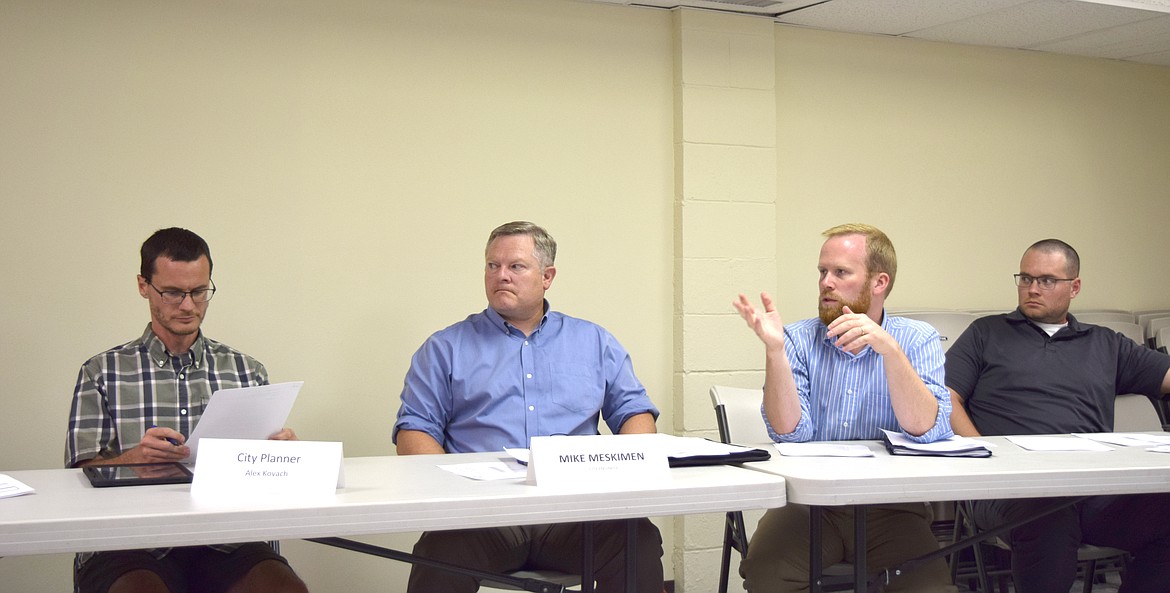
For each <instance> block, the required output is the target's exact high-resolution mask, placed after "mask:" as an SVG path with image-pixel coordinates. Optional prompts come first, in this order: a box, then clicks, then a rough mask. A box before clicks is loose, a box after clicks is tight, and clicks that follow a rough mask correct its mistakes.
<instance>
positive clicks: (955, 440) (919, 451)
mask: <svg viewBox="0 0 1170 593" xmlns="http://www.w3.org/2000/svg"><path fill="white" fill-rule="evenodd" d="M882 436H883V439H882V440H884V441H885V443H886V450H887V451H889V452H890V455H933V456H938V457H991V449H989V448H988V447H987V443H985V442H983V441H977V440H975V439H968V438H966V437H961V436H959V435H955V436H953V437H951V438H949V439H943V440H941V441H935V442H933V443H916V442H914V441H912V440H910V439H908V438H906V435H903V434H902V433H899V432H892V431H889V430H883V431H882Z"/></svg>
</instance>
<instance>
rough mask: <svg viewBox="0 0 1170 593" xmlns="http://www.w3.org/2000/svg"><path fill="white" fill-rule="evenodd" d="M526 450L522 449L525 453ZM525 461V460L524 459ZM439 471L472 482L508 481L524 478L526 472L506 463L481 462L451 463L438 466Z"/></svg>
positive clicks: (516, 464) (521, 467) (522, 468)
mask: <svg viewBox="0 0 1170 593" xmlns="http://www.w3.org/2000/svg"><path fill="white" fill-rule="evenodd" d="M527 450H528V449H524V451H527ZM525 461H527V458H525ZM439 469H441V470H445V471H449V472H451V473H453V474H455V475H457V476H463V477H465V478H471V479H472V480H510V479H513V478H525V477H527V475H528V470H527V469H526V468H525V467H524V466H522V465H520V464H518V463H509V462H507V461H481V462H477V463H452V464H448V465H440V466H439Z"/></svg>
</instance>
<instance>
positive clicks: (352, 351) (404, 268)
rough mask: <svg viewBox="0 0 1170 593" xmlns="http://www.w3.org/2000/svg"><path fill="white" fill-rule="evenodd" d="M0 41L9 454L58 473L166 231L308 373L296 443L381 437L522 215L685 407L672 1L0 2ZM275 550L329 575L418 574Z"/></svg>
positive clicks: (350, 587)
mask: <svg viewBox="0 0 1170 593" xmlns="http://www.w3.org/2000/svg"><path fill="white" fill-rule="evenodd" d="M0 56H2V58H0V80H3V81H4V82H3V84H2V85H0V200H3V204H4V213H5V214H4V216H3V218H2V220H0V262H2V265H0V267H2V269H3V272H4V273H3V275H2V277H3V278H4V279H5V280H6V284H7V285H8V286H9V289H8V290H6V291H4V296H3V297H2V299H3V307H2V309H0V336H2V337H0V348H2V349H3V355H2V356H0V404H2V408H0V409H3V412H4V413H3V414H2V415H0V435H2V438H3V442H4V446H3V448H0V469H19V468H36V467H58V466H60V465H61V463H62V456H63V446H64V434H65V422H66V416H67V413H68V407H69V397H70V393H71V390H72V388H73V384H74V380H75V378H76V376H77V370H78V368H79V366H80V365H81V363H82V362H83V361H84V360H85V359H86V358H87V357H89V356H91V355H93V354H95V353H97V352H99V351H101V350H103V349H105V348H109V347H111V346H114V345H116V344H119V343H122V342H125V341H127V340H130V339H133V338H135V337H136V336H138V335H139V334H140V333H141V331H142V329H143V327H144V326H145V324H146V322H147V319H148V312H147V307H146V303H145V302H143V301H142V299H141V298H140V297H139V296H138V295H137V293H136V288H135V279H134V277H135V274H136V273H137V267H138V257H137V249H138V246H139V245H140V244H141V242H142V240H143V239H145V238H146V237H147V236H148V235H149V234H150V233H151V232H153V231H154V230H155V229H157V228H159V227H162V226H169V225H182V226H186V227H189V228H192V229H195V230H196V231H197V232H199V233H201V234H202V235H203V236H204V237H205V238H206V239H207V240H208V242H209V243H210V244H211V247H212V254H213V256H214V260H215V273H214V277H215V280H216V282H217V284H218V286H219V292H218V293H217V296H216V298H215V300H214V301H213V302H212V303H211V308H210V312H209V315H208V319H207V322H206V325H205V330H206V332H207V333H208V335H210V336H212V337H214V338H216V339H219V340H222V341H224V342H226V343H228V344H231V345H233V346H235V347H237V348H240V349H241V350H243V351H245V352H248V353H250V354H252V355H254V356H256V357H257V358H259V359H260V360H262V361H263V362H264V363H265V364H266V365H267V366H268V368H269V370H270V372H271V376H272V379H273V380H274V381H282V380H294V379H302V380H304V381H305V387H304V390H303V391H302V392H301V395H300V398H299V399H298V401H297V405H296V408H295V409H294V411H293V414H292V418H291V420H290V423H291V424H292V425H293V426H294V427H295V428H296V429H297V430H298V432H299V434H300V435H301V437H302V438H307V439H319V440H341V441H344V443H345V452H346V454H347V455H350V456H357V455H386V454H389V453H391V452H392V451H393V446H392V445H391V442H390V427H391V425H392V422H393V418H394V414H395V412H396V411H397V407H398V405H397V404H398V394H399V392H400V391H401V388H402V377H403V375H404V374H405V371H406V368H407V366H408V364H409V361H410V356H411V354H412V353H413V352H414V350H415V349H416V348H417V347H418V346H419V344H421V342H422V341H423V339H424V338H426V336H427V335H428V334H430V333H431V332H433V331H435V330H438V329H440V328H442V327H444V326H446V325H449V324H451V323H454V322H456V321H458V320H460V319H462V318H463V317H465V316H466V315H468V314H470V313H474V312H477V311H480V310H482V309H483V307H484V306H485V303H486V301H485V297H484V294H483V284H482V267H483V248H484V241H485V239H486V237H487V234H488V232H489V231H490V230H491V229H492V228H493V227H495V226H496V225H498V224H500V223H502V222H506V221H509V220H514V219H531V220H534V221H537V222H539V223H541V224H543V225H545V226H547V228H548V229H549V230H550V231H551V232H552V233H553V235H554V236H555V237H556V238H557V239H558V241H559V243H560V257H559V258H558V261H557V264H558V268H559V274H558V276H557V279H556V282H555V283H554V285H553V287H552V290H551V292H550V293H549V299H550V301H551V302H552V304H553V306H554V307H557V308H558V309H560V310H563V311H565V312H568V313H570V314H574V315H577V316H580V317H584V318H587V319H591V320H594V321H597V322H598V323H600V324H602V325H604V326H605V327H607V328H608V329H610V330H611V331H612V332H613V333H614V334H615V335H616V336H617V338H618V339H619V340H621V341H622V343H623V344H624V345H625V346H626V347H627V348H628V349H629V350H630V351H631V353H632V356H633V360H634V363H635V369H636V371H637V373H638V375H639V377H640V378H641V379H642V381H643V382H644V383H645V384H646V386H647V388H648V390H649V391H650V393H651V396H652V397H653V399H654V401H655V402H656V403H657V404H658V405H659V406H660V407H661V408H663V411H664V412H665V413H666V414H667V420H668V421H667V423H666V426H669V414H670V406H671V397H670V393H671V391H670V389H671V330H670V326H671V297H672V292H671V265H672V261H671V241H672V232H671V228H672V217H671V199H672V195H673V194H672V187H673V185H672V184H673V173H672V170H671V167H670V163H671V162H672V158H673V148H672V143H671V138H672V121H673V120H672V111H671V97H672V94H671V84H672V76H671V66H670V56H671V33H670V15H669V13H666V12H662V11H647V10H622V9H616V10H615V9H614V7H606V6H598V5H591V4H584V3H576V2H546V1H543V0H528V1H516V0H506V1H497V0H474V1H455V0H417V1H393V2H381V1H379V2H365V1H362V0H345V1H342V2H338V1H336V0H330V1H329V2H315V1H314V2H308V1H305V2H289V1H287V0H271V1H263V2H261V1H245V2H235V1H233V2H179V3H172V2H167V3H159V2H155V1H153V0H142V1H114V2H99V3H91V2H84V3H80V2H72V1H59V2H56V1H43V0H29V1H20V2H15V1H2V2H0ZM402 479H404V480H408V479H410V477H409V476H403V477H402ZM383 539H384V540H391V541H393V542H395V543H397V544H398V545H406V546H409V545H410V543H412V541H413V539H414V537H410V536H403V537H399V538H383ZM285 549H286V551H288V552H289V555H290V556H291V557H292V559H293V563H294V564H295V565H296V566H297V568H298V569H300V570H301V572H302V573H305V574H306V576H307V577H308V578H309V580H310V583H311V584H313V585H314V590H315V591H326V592H328V591H346V592H348V593H355V592H357V591H359V590H361V589H360V588H358V586H357V585H358V579H359V577H358V576H357V575H362V574H369V575H372V576H370V577H369V578H366V577H361V581H362V582H363V583H365V582H370V584H368V585H367V584H362V585H361V587H367V588H366V589H365V590H369V591H387V590H390V591H393V590H396V588H395V585H396V584H399V583H405V570H404V569H402V568H401V567H400V566H398V565H396V564H395V563H392V562H389V561H382V560H376V559H361V560H358V559H354V558H353V555H352V554H344V553H342V552H333V551H331V550H324V549H319V546H311V547H310V546H308V545H306V544H300V543H296V542H289V543H287V544H286V545H285ZM43 562H45V560H44V559H32V558H5V559H0V582H2V583H5V585H4V586H2V587H0V588H2V589H5V590H9V589H10V587H11V590H14V591H15V590H20V591H26V592H30V593H33V592H39V591H62V590H66V589H67V582H68V575H69V573H68V562H69V559H68V558H64V557H62V558H61V559H54V560H53V561H52V562H53V564H51V568H45V569H44V570H45V571H47V572H48V574H37V570H34V569H33V568H30V567H34V566H35V567H41V563H43ZM363 571H368V572H366V573H364V572H363ZM339 576H341V577H342V578H341V579H340V580H341V581H343V583H342V584H340V585H338V584H335V583H334V581H335V580H338V577H339ZM13 578H16V579H25V580H23V581H21V580H17V581H16V582H17V583H20V586H17V585H16V584H13V582H12V581H11V579H13Z"/></svg>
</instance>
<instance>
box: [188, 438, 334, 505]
mask: <svg viewBox="0 0 1170 593" xmlns="http://www.w3.org/2000/svg"><path fill="white" fill-rule="evenodd" d="M342 457H343V453H342V446H341V443H340V442H321V441H270V440H255V439H211V438H204V439H203V440H202V442H201V443H200V444H199V458H198V459H197V460H196V461H195V479H194V480H193V481H192V483H191V496H193V497H196V498H205V499H208V498H221V499H222V498H230V499H238V498H249V497H264V496H271V495H279V496H280V497H282V498H288V497H297V498H314V497H331V496H333V494H334V493H335V492H336V491H337V489H338V488H341V487H344V486H345V476H344V474H343V472H342V464H341V461H342Z"/></svg>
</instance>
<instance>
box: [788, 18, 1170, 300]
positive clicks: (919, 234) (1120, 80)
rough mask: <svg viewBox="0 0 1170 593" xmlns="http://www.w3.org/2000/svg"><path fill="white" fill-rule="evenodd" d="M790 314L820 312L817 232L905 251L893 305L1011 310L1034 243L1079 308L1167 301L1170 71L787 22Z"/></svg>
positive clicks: (1169, 281)
mask: <svg viewBox="0 0 1170 593" xmlns="http://www.w3.org/2000/svg"><path fill="white" fill-rule="evenodd" d="M776 40H777V44H776V45H777V64H776V71H777V81H776V86H777V98H778V105H777V127H778V135H779V137H780V140H779V142H778V144H777V145H778V146H779V151H778V152H779V156H778V160H779V165H778V173H777V177H778V180H779V181H778V197H777V217H778V223H777V224H778V232H777V237H778V240H777V252H778V255H777V260H778V262H779V267H780V270H781V273H780V278H781V283H780V284H781V288H780V289H779V293H780V295H781V303H782V305H781V309H780V311H781V313H782V315H783V316H784V317H785V319H792V320H795V319H798V318H804V317H810V316H812V315H813V314H814V313H815V307H816V301H815V297H816V292H815V291H816V288H815V283H816V269H815V265H816V257H817V252H818V250H819V246H820V243H821V241H822V238H821V237H820V236H819V232H820V231H822V230H824V229H826V228H828V227H829V226H832V225H834V224H837V223H840V222H848V221H861V222H870V223H873V224H876V225H877V226H879V227H881V228H882V229H883V230H885V231H886V232H887V233H888V234H889V235H890V237H891V239H892V240H893V241H894V245H895V246H896V247H897V249H898V255H899V258H898V259H899V263H900V266H899V268H900V269H899V276H898V281H897V284H896V286H895V288H894V292H893V293H892V296H891V300H890V301H889V302H888V304H889V306H890V307H920V306H940V307H981V308H991V307H1004V308H1005V309H1011V308H1013V307H1014V306H1015V298H1016V296H1015V295H1016V293H1015V289H1014V288H1013V287H1012V285H1011V278H1010V275H1011V274H1013V273H1015V272H1017V271H1019V269H1018V266H1019V258H1020V255H1021V254H1022V253H1023V251H1024V249H1026V248H1027V246H1028V245H1030V244H1032V243H1033V242H1034V241H1037V240H1039V239H1043V238H1046V237H1058V238H1061V239H1064V240H1066V241H1068V242H1069V243H1071V244H1072V245H1073V246H1074V247H1076V248H1077V250H1078V251H1079V252H1080V254H1081V263H1082V267H1081V275H1082V277H1083V278H1084V289H1083V291H1082V292H1081V295H1080V296H1079V297H1078V298H1077V300H1076V301H1075V302H1074V303H1073V305H1074V308H1075V307H1077V306H1081V307H1107V306H1108V307H1118V308H1126V309H1150V308H1161V307H1165V306H1170V275H1168V274H1166V273H1165V268H1166V266H1165V264H1164V263H1163V262H1164V261H1165V257H1166V254H1167V244H1166V232H1165V228H1166V225H1167V223H1170V69H1167V68H1161V67H1154V66H1141V65H1134V64H1125V63H1119V62H1110V61H1104V60H1091V59H1085V58H1077V57H1070V56H1058V55H1051V54H1041V53H1035V52H1022V51H1009V50H999V49H989V48H976V47H968V46H959V45H947V44H940V43H930V42H921V41H911V40H901V39H888V38H882V37H871V36H860V35H845V34H836V33H825V32H819V31H810V30H803V29H797V28H792V27H777V28H776Z"/></svg>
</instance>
